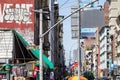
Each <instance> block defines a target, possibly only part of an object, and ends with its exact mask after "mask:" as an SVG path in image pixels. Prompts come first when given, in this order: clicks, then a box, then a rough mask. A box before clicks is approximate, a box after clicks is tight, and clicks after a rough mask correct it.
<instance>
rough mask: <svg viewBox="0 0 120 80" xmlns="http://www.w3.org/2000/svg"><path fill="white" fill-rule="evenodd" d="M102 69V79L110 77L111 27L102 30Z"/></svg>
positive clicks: (100, 33)
mask: <svg viewBox="0 0 120 80" xmlns="http://www.w3.org/2000/svg"><path fill="white" fill-rule="evenodd" d="M99 35H100V69H101V70H102V72H101V77H104V76H107V75H108V68H109V62H108V59H109V57H108V55H109V54H108V47H109V26H104V27H102V28H101V30H100V32H99Z"/></svg>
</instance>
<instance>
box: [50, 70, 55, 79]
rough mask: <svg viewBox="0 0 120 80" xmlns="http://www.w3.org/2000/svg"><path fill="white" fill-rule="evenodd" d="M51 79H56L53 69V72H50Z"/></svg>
mask: <svg viewBox="0 0 120 80" xmlns="http://www.w3.org/2000/svg"><path fill="white" fill-rule="evenodd" d="M50 80H54V72H53V70H51V72H50Z"/></svg>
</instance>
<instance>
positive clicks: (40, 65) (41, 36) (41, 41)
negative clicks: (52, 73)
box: [33, 0, 98, 80]
mask: <svg viewBox="0 0 120 80" xmlns="http://www.w3.org/2000/svg"><path fill="white" fill-rule="evenodd" d="M97 1H98V0H95V1H93V2H90V3H88V4H87V5H85V6H83V7H79V8H78V9H76V10H75V11H74V12H72V13H71V14H69V15H68V16H66V17H65V18H63V19H61V20H60V21H58V22H57V23H56V24H54V25H53V26H52V27H50V28H49V29H48V30H47V31H46V32H44V33H43V32H42V14H43V13H48V12H45V11H44V12H43V11H42V9H40V10H33V12H37V13H39V16H40V17H39V19H40V20H39V24H40V25H39V27H40V34H39V40H40V45H39V49H40V55H39V57H40V59H39V67H40V69H39V72H40V80H43V68H42V66H43V65H42V53H43V50H42V49H43V46H42V44H43V37H44V36H45V35H46V34H47V33H48V32H50V31H51V30H52V29H53V28H54V27H56V26H57V25H58V24H60V23H61V22H63V21H64V20H66V19H67V18H69V17H70V16H71V15H73V14H74V13H76V12H78V11H79V10H81V9H84V8H86V7H87V6H89V5H91V4H92V3H94V2H97ZM79 80H80V79H79Z"/></svg>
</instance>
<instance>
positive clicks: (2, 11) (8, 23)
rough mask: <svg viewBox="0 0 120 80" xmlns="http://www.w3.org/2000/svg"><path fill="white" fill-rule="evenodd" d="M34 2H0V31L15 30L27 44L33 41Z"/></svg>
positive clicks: (28, 0) (24, 0) (27, 0)
mask: <svg viewBox="0 0 120 80" xmlns="http://www.w3.org/2000/svg"><path fill="white" fill-rule="evenodd" d="M32 10H34V0H0V29H1V28H2V29H6V28H9V29H16V30H17V31H18V32H19V33H20V34H21V35H22V36H23V37H24V38H25V39H26V40H27V41H28V42H31V41H32V42H33V40H34V37H33V36H34V12H32Z"/></svg>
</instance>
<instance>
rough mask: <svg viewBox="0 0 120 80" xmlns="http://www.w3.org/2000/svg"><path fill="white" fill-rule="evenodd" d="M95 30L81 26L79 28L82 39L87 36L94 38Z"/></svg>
mask: <svg viewBox="0 0 120 80" xmlns="http://www.w3.org/2000/svg"><path fill="white" fill-rule="evenodd" d="M95 31H96V28H82V29H81V36H82V39H85V38H89V37H90V38H95V37H96V35H95Z"/></svg>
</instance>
